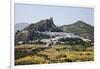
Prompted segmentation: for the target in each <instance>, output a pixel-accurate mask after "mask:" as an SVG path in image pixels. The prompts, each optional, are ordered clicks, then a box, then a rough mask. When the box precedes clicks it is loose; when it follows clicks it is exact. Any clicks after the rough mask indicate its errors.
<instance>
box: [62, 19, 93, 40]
mask: <svg viewBox="0 0 100 69" xmlns="http://www.w3.org/2000/svg"><path fill="white" fill-rule="evenodd" d="M60 29H61V30H63V32H68V33H74V34H76V35H78V36H81V37H84V38H87V39H91V40H94V27H93V26H91V25H89V24H87V23H85V22H83V21H81V20H79V21H77V22H75V23H73V24H70V25H63V26H61V27H60Z"/></svg>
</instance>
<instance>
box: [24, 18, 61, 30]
mask: <svg viewBox="0 0 100 69" xmlns="http://www.w3.org/2000/svg"><path fill="white" fill-rule="evenodd" d="M24 30H27V31H40V32H44V31H51V32H59V31H61V30H60V29H59V28H57V27H56V25H55V24H54V21H53V18H52V17H50V19H45V20H40V21H39V22H37V23H34V24H30V25H29V26H28V27H26V28H24Z"/></svg>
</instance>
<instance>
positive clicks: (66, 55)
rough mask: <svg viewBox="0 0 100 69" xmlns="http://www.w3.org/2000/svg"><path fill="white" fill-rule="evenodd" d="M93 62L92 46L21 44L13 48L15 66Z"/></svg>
mask: <svg viewBox="0 0 100 69" xmlns="http://www.w3.org/2000/svg"><path fill="white" fill-rule="evenodd" d="M84 61H94V46H90V47H84V46H81V45H73V46H70V45H65V44H56V45H53V46H52V47H47V48H45V47H44V44H23V45H16V46H15V65H26V64H27V65H30V64H50V63H66V62H84Z"/></svg>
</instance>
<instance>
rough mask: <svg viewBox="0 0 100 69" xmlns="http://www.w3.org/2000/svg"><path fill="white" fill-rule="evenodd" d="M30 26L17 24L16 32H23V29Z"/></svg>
mask: <svg viewBox="0 0 100 69" xmlns="http://www.w3.org/2000/svg"><path fill="white" fill-rule="evenodd" d="M28 25H29V24H28V23H17V24H15V32H17V30H19V31H21V30H22V29H24V28H25V27H27V26H28Z"/></svg>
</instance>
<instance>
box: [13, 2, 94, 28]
mask: <svg viewBox="0 0 100 69" xmlns="http://www.w3.org/2000/svg"><path fill="white" fill-rule="evenodd" d="M50 17H53V20H54V24H55V25H57V26H61V25H68V24H72V23H75V22H76V21H78V20H82V21H84V22H86V23H88V24H90V25H94V9H93V8H85V7H69V6H46V5H32V4H15V24H16V23H23V22H24V23H36V22H38V21H40V20H42V19H49V18H50Z"/></svg>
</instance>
